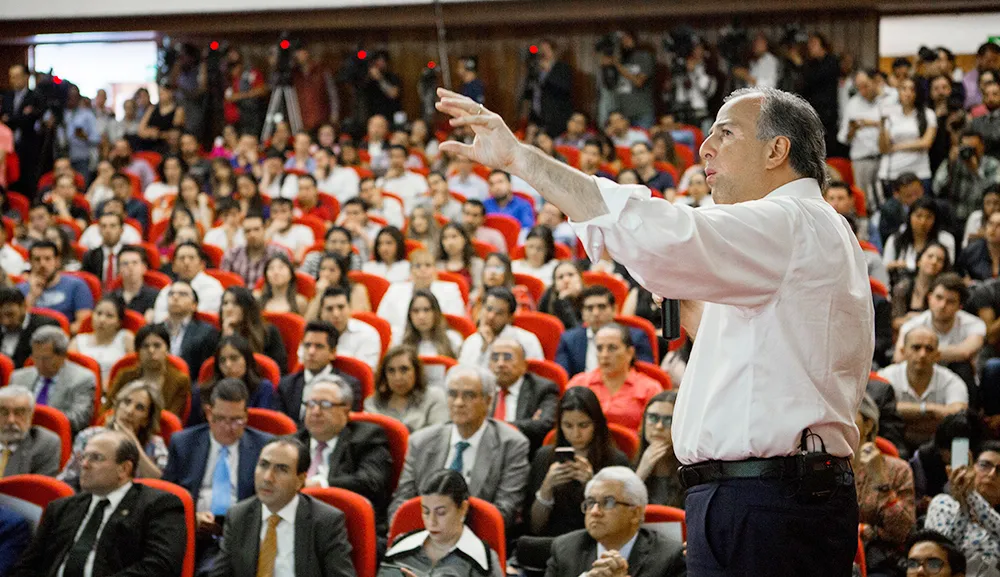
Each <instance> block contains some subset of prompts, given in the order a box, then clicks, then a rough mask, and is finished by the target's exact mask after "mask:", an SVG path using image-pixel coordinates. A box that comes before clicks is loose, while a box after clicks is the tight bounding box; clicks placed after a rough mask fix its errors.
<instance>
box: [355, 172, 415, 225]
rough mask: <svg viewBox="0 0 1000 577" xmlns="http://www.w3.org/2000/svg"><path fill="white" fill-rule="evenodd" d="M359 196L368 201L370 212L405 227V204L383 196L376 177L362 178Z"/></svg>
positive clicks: (390, 223) (390, 222) (392, 223)
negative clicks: (376, 182)
mask: <svg viewBox="0 0 1000 577" xmlns="http://www.w3.org/2000/svg"><path fill="white" fill-rule="evenodd" d="M358 198H360V199H361V200H363V201H365V202H366V203H368V214H370V215H372V216H378V217H381V218H384V219H385V221H386V222H387V223H388V224H389V225H390V226H394V227H396V228H398V229H402V228H403V218H404V216H403V205H401V204H400V203H399V201H398V200H396V199H395V198H387V197H384V196H382V189H380V188H379V187H378V186H377V185H376V184H375V179H374V178H372V177H370V176H369V177H366V178H363V179H361V188H360V189H359V190H358Z"/></svg>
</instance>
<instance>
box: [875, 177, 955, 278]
mask: <svg viewBox="0 0 1000 577" xmlns="http://www.w3.org/2000/svg"><path fill="white" fill-rule="evenodd" d="M942 229H943V226H942V224H941V218H940V214H939V212H938V206H937V203H935V202H934V200H933V199H931V198H929V197H927V196H922V197H920V198H918V199H917V200H916V201H914V202H913V205H912V206H911V207H910V216H909V219H908V220H907V221H906V224H905V225H903V228H901V229H900V230H899V232H897V233H895V234H893V235H892V236H890V237H889V240H887V241H886V242H885V250H884V251H883V252H882V260H883V261H885V268H886V270H888V271H889V276H890V279H891V280H892V282H893V284H895V283H896V281H897V280H898V279H899V278H900V277H901V275H902V273H904V272H910V273H912V272H914V271H916V270H917V255H918V254H920V252H921V251H923V250H924V247H925V246H927V244H928V243H930V242H932V241H937V242H939V243H941V245H942V246H944V247H945V249H947V250H948V259H949V260H950V261H951V262H955V237H954V236H952V235H951V233H950V232H947V231H945V230H942Z"/></svg>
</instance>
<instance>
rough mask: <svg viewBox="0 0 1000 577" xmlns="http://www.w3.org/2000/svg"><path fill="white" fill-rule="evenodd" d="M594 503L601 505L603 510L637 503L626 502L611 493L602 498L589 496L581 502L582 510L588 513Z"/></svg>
mask: <svg viewBox="0 0 1000 577" xmlns="http://www.w3.org/2000/svg"><path fill="white" fill-rule="evenodd" d="M594 505H598V506H600V508H601V511H610V510H612V509H614V508H615V507H617V506H619V505H621V506H622V507H635V505H633V504H632V503H624V502H621V501H619V500H618V499H615V498H614V497H612V496H611V495H608V496H606V497H601V498H600V499H593V498H591V497H587V498H586V499H584V500H583V503H581V504H580V511H582V512H583V513H586V512H587V511H590V510H591V509H593V508H594Z"/></svg>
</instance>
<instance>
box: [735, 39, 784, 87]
mask: <svg viewBox="0 0 1000 577" xmlns="http://www.w3.org/2000/svg"><path fill="white" fill-rule="evenodd" d="M750 52H751V57H750V66H749V67H743V66H734V67H733V76H735V77H736V78H738V79H740V80H742V81H743V82H744V83H745V84H746V85H747V86H759V87H765V86H766V87H771V88H774V87H776V86H777V85H778V75H779V71H780V68H781V65H780V63H779V62H778V57H777V56H775V55H774V54H771V52H770V45H769V44H768V40H767V36H765V35H764V33H763V32H760V33H758V34H757V36H755V37H754V39H753V44H751V46H750Z"/></svg>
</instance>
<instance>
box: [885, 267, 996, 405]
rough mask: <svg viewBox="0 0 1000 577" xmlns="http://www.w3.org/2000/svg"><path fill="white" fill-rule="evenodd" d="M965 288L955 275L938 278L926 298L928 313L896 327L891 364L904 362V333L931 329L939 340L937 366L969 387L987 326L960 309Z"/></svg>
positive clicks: (973, 377)
mask: <svg viewBox="0 0 1000 577" xmlns="http://www.w3.org/2000/svg"><path fill="white" fill-rule="evenodd" d="M968 295H969V292H968V289H966V288H965V282H963V281H962V277H960V276H958V275H957V274H955V273H944V274H941V275H938V277H937V278H936V279H934V282H933V283H932V284H931V292H930V294H928V295H927V310H926V311H924V312H922V313H920V314H919V315H917V316H915V317H913V318H912V319H910V320H908V321H906V322H905V323H904V324H903V326H902V327H900V328H899V339H898V340H897V341H896V352H895V353H894V355H893V361H894V362H897V363H899V362H902V361H903V360H905V358H906V355H905V339H906V334H907V333H909V332H910V331H911V330H913V329H914V328H916V327H920V326H924V327H930V328H931V329H933V330H934V332H935V334H937V338H938V353H939V355H938V360H937V362H938V364H941V365H944V366H946V367H948V368H949V369H951V370H952V371H954V372H955V373H957V374H958V375H959V376H960V377H962V379H963V380H964V381H965V382H966V383H968V384H969V385H970V386H971V385H974V383H975V370H974V369H973V366H972V361H973V359H975V358H976V355H977V354H979V350H980V349H982V348H983V343H984V342H985V340H986V323H985V322H983V319H981V318H979V317H977V316H976V315H974V314H972V313H967V312H965V311H963V310H962V306H963V305H964V304H965V301H967V300H968Z"/></svg>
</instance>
